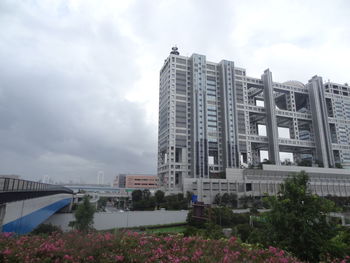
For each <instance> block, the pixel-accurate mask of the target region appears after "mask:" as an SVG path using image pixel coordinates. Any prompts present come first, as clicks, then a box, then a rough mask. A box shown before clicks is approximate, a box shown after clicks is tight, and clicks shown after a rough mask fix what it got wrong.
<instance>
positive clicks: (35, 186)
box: [0, 177, 73, 193]
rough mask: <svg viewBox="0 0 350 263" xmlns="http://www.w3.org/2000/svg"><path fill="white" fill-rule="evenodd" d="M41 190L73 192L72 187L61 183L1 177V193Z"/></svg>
mask: <svg viewBox="0 0 350 263" xmlns="http://www.w3.org/2000/svg"><path fill="white" fill-rule="evenodd" d="M39 191H40V192H41V191H50V192H51V191H60V192H66V193H73V191H72V190H71V189H68V188H66V187H63V186H60V185H53V184H45V183H39V182H33V181H27V180H21V179H14V178H6V177H2V178H0V193H4V192H39Z"/></svg>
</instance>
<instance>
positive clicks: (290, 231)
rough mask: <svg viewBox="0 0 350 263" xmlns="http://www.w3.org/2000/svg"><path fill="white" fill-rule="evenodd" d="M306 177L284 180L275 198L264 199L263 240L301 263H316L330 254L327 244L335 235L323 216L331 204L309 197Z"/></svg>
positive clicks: (333, 206) (298, 175)
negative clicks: (269, 208)
mask: <svg viewBox="0 0 350 263" xmlns="http://www.w3.org/2000/svg"><path fill="white" fill-rule="evenodd" d="M308 180H309V178H308V176H307V174H306V173H305V172H301V173H299V174H297V175H294V176H293V177H290V178H288V179H286V180H285V182H284V184H283V185H282V186H281V191H280V193H279V195H278V196H276V197H275V196H273V197H268V202H269V203H270V206H271V211H270V212H268V213H267V216H266V220H267V228H266V231H267V233H266V237H267V239H268V241H269V243H270V244H271V245H274V246H277V247H280V248H282V249H285V250H287V251H290V252H292V253H294V254H295V255H296V256H297V257H299V258H300V259H302V260H306V261H309V262H319V260H320V255H321V254H325V253H327V252H330V251H329V249H330V247H329V244H330V243H329V241H330V240H331V238H332V237H333V236H334V235H336V231H334V230H335V228H334V226H332V225H331V223H329V222H328V219H327V215H328V214H329V213H330V212H331V211H335V210H336V208H335V205H334V203H333V202H331V201H329V200H327V199H325V198H321V197H318V196H316V195H313V194H312V193H311V192H310V190H309V189H308Z"/></svg>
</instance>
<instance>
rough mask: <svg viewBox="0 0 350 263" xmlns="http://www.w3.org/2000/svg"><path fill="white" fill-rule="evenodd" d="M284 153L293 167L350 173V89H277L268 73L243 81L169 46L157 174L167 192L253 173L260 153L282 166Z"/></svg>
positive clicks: (241, 74) (292, 85)
mask: <svg viewBox="0 0 350 263" xmlns="http://www.w3.org/2000/svg"><path fill="white" fill-rule="evenodd" d="M281 153H282V155H283V154H284V153H287V154H289V156H292V157H291V160H290V162H291V163H292V164H297V163H300V162H305V161H307V162H310V163H311V165H312V166H316V167H317V166H322V167H325V168H332V167H335V166H340V165H342V166H343V167H350V87H349V86H348V85H347V84H344V85H341V84H336V83H331V82H326V83H324V82H323V80H322V78H321V77H319V76H314V77H312V78H311V79H310V81H309V82H308V83H306V84H303V83H300V82H298V81H287V82H284V83H278V82H274V81H273V78H272V73H271V71H270V70H269V69H267V70H265V71H264V73H263V74H262V76H261V78H253V77H248V76H247V75H246V70H245V69H244V68H240V67H237V66H236V65H235V63H234V62H233V61H227V60H222V61H221V62H219V63H214V62H210V61H207V59H206V57H205V56H204V55H200V54H193V55H192V56H190V57H186V56H181V55H180V54H179V52H178V50H177V48H173V50H172V51H171V53H170V55H169V56H168V58H166V59H165V61H164V65H163V67H162V68H161V71H160V89H159V130H158V176H159V179H160V183H161V185H163V187H164V188H165V189H166V190H169V191H176V190H180V191H181V190H182V189H183V186H184V183H185V180H187V179H191V178H198V179H201V178H202V179H203V180H204V179H208V178H213V177H220V175H222V174H223V173H224V172H225V171H226V168H243V167H246V168H247V167H254V166H256V165H258V164H259V163H260V162H261V161H262V158H263V157H262V156H263V155H264V154H265V155H266V154H267V156H268V157H266V158H267V159H268V160H269V161H270V162H271V163H273V164H276V165H280V164H282V162H281ZM282 161H283V160H282Z"/></svg>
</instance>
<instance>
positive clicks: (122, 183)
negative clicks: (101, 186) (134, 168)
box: [113, 174, 158, 189]
mask: <svg viewBox="0 0 350 263" xmlns="http://www.w3.org/2000/svg"><path fill="white" fill-rule="evenodd" d="M113 186H114V187H118V188H142V189H143V188H147V189H154V188H158V176H156V175H143V174H120V175H117V176H116V177H115V179H114V182H113Z"/></svg>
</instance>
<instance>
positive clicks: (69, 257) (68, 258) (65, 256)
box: [63, 255, 73, 260]
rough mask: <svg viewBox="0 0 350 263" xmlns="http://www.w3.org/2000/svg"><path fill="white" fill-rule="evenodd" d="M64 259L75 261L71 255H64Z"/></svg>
mask: <svg viewBox="0 0 350 263" xmlns="http://www.w3.org/2000/svg"><path fill="white" fill-rule="evenodd" d="M63 259H67V260H73V257H72V256H69V255H64V257H63Z"/></svg>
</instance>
